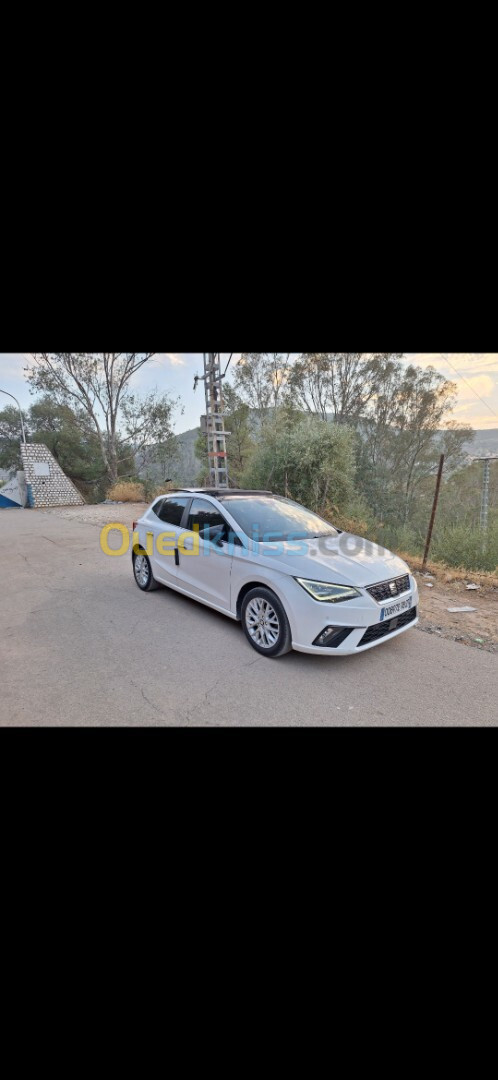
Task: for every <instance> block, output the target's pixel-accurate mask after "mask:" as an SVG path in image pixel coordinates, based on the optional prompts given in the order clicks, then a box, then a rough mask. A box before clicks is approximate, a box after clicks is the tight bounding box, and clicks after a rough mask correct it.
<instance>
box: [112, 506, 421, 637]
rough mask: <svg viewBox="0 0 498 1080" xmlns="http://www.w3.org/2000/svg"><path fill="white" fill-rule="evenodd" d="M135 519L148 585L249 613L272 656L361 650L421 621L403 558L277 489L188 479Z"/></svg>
mask: <svg viewBox="0 0 498 1080" xmlns="http://www.w3.org/2000/svg"><path fill="white" fill-rule="evenodd" d="M133 528H134V543H133V545H132V548H133V550H132V558H133V572H134V576H135V581H136V583H137V585H138V586H139V588H140V589H142V590H143V591H145V592H148V591H150V590H152V589H155V588H157V587H158V585H166V586H168V587H169V588H170V589H175V590H176V591H177V592H180V593H184V594H185V596H190V597H193V598H194V599H195V600H199V601H200V602H201V603H202V604H207V605H208V606H209V607H213V608H215V610H216V611H221V612H222V613H223V614H224V615H228V616H229V618H231V619H237V620H241V621H242V626H243V628H244V632H245V634H246V637H247V638H248V640H249V641H250V643H251V645H252V646H253V648H254V649H256V651H257V652H259V653H261V654H262V655H263V656H282V655H283V653H286V652H289V650H290V649H296V650H297V651H298V652H304V653H315V654H317V655H324V654H325V655H327V656H345V655H352V654H354V653H360V652H364V651H365V649H371V648H373V646H374V645H380V644H381V643H382V642H383V641H389V640H391V638H393V637H397V636H398V634H402V633H404V631H405V630H409V629H410V628H411V627H413V626H416V624H417V622H418V617H417V605H418V590H417V583H416V581H415V579H414V577H413V576H412V574H411V573H410V570H409V568H408V566H407V565H406V563H404V562H403V560H402V559H400V558H398V556H397V555H393V553H392V552H390V551H386V549H385V548H380V547H378V546H377V545H376V544H372V543H370V541H368V540H362V539H361V538H360V537H358V536H353V535H351V534H350V533H344V532H341V531H340V530H339V529H335V528H334V527H333V526H332V525H331V524H330V523H329V522H327V521H325V520H324V519H323V518H321V517H319V516H318V515H317V514H314V513H312V511H311V510H306V509H305V508H304V507H303V506H300V505H299V504H298V503H295V502H293V501H292V500H291V499H284V498H282V497H281V496H280V495H273V494H272V493H271V492H269V491H239V490H237V489H227V490H214V489H213V488H195V489H193V488H183V489H181V490H179V491H177V492H175V493H168V494H167V495H163V496H160V497H159V498H158V499H155V500H154V502H153V503H152V504H151V506H150V507H149V509H148V510H146V512H145V514H144V515H143V517H141V518H140V520H139V521H138V522H134V523H133ZM137 533H138V536H137Z"/></svg>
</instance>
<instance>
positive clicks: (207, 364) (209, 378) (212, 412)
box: [201, 353, 228, 488]
mask: <svg viewBox="0 0 498 1080" xmlns="http://www.w3.org/2000/svg"><path fill="white" fill-rule="evenodd" d="M220 364H221V356H220V353H204V375H202V376H201V378H203V379H204V389H205V395H206V432H207V448H208V460H209V479H210V483H211V484H212V485H213V487H216V488H226V487H228V468H227V446H226V434H227V433H226V431H225V423H224V415H225V414H224V407H223V391H222V385H223V384H222V379H223V378H224V375H222V374H221V367H220Z"/></svg>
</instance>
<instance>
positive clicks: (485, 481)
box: [480, 458, 489, 531]
mask: <svg viewBox="0 0 498 1080" xmlns="http://www.w3.org/2000/svg"><path fill="white" fill-rule="evenodd" d="M483 465H484V470H483V476H482V496H481V518H480V525H481V529H484V531H486V529H487V527H488V510H489V458H488V460H487V461H484V462H483Z"/></svg>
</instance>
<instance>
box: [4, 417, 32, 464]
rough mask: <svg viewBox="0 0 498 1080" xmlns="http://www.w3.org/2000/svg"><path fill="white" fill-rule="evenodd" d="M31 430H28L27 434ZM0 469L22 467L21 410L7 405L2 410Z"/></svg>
mask: <svg viewBox="0 0 498 1080" xmlns="http://www.w3.org/2000/svg"><path fill="white" fill-rule="evenodd" d="M28 433H29V430H28V431H26V436H27V435H28ZM0 469H6V470H7V471H8V472H11V471H12V470H13V469H22V462H21V427H20V422H19V410H18V409H17V408H16V406H15V405H7V407H6V408H5V409H2V411H1V412H0Z"/></svg>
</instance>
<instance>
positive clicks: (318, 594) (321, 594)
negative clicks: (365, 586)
mask: <svg viewBox="0 0 498 1080" xmlns="http://www.w3.org/2000/svg"><path fill="white" fill-rule="evenodd" d="M296 581H298V582H299V584H300V585H302V587H303V589H306V592H308V593H309V594H310V596H312V597H313V599H314V600H325V601H326V603H328V604H339V603H341V602H342V601H343V600H354V598H355V596H361V593H360V592H358V589H353V587H352V586H351V585H329V584H327V582H326V581H308V580H307V579H306V578H300V577H298V578H296Z"/></svg>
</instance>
